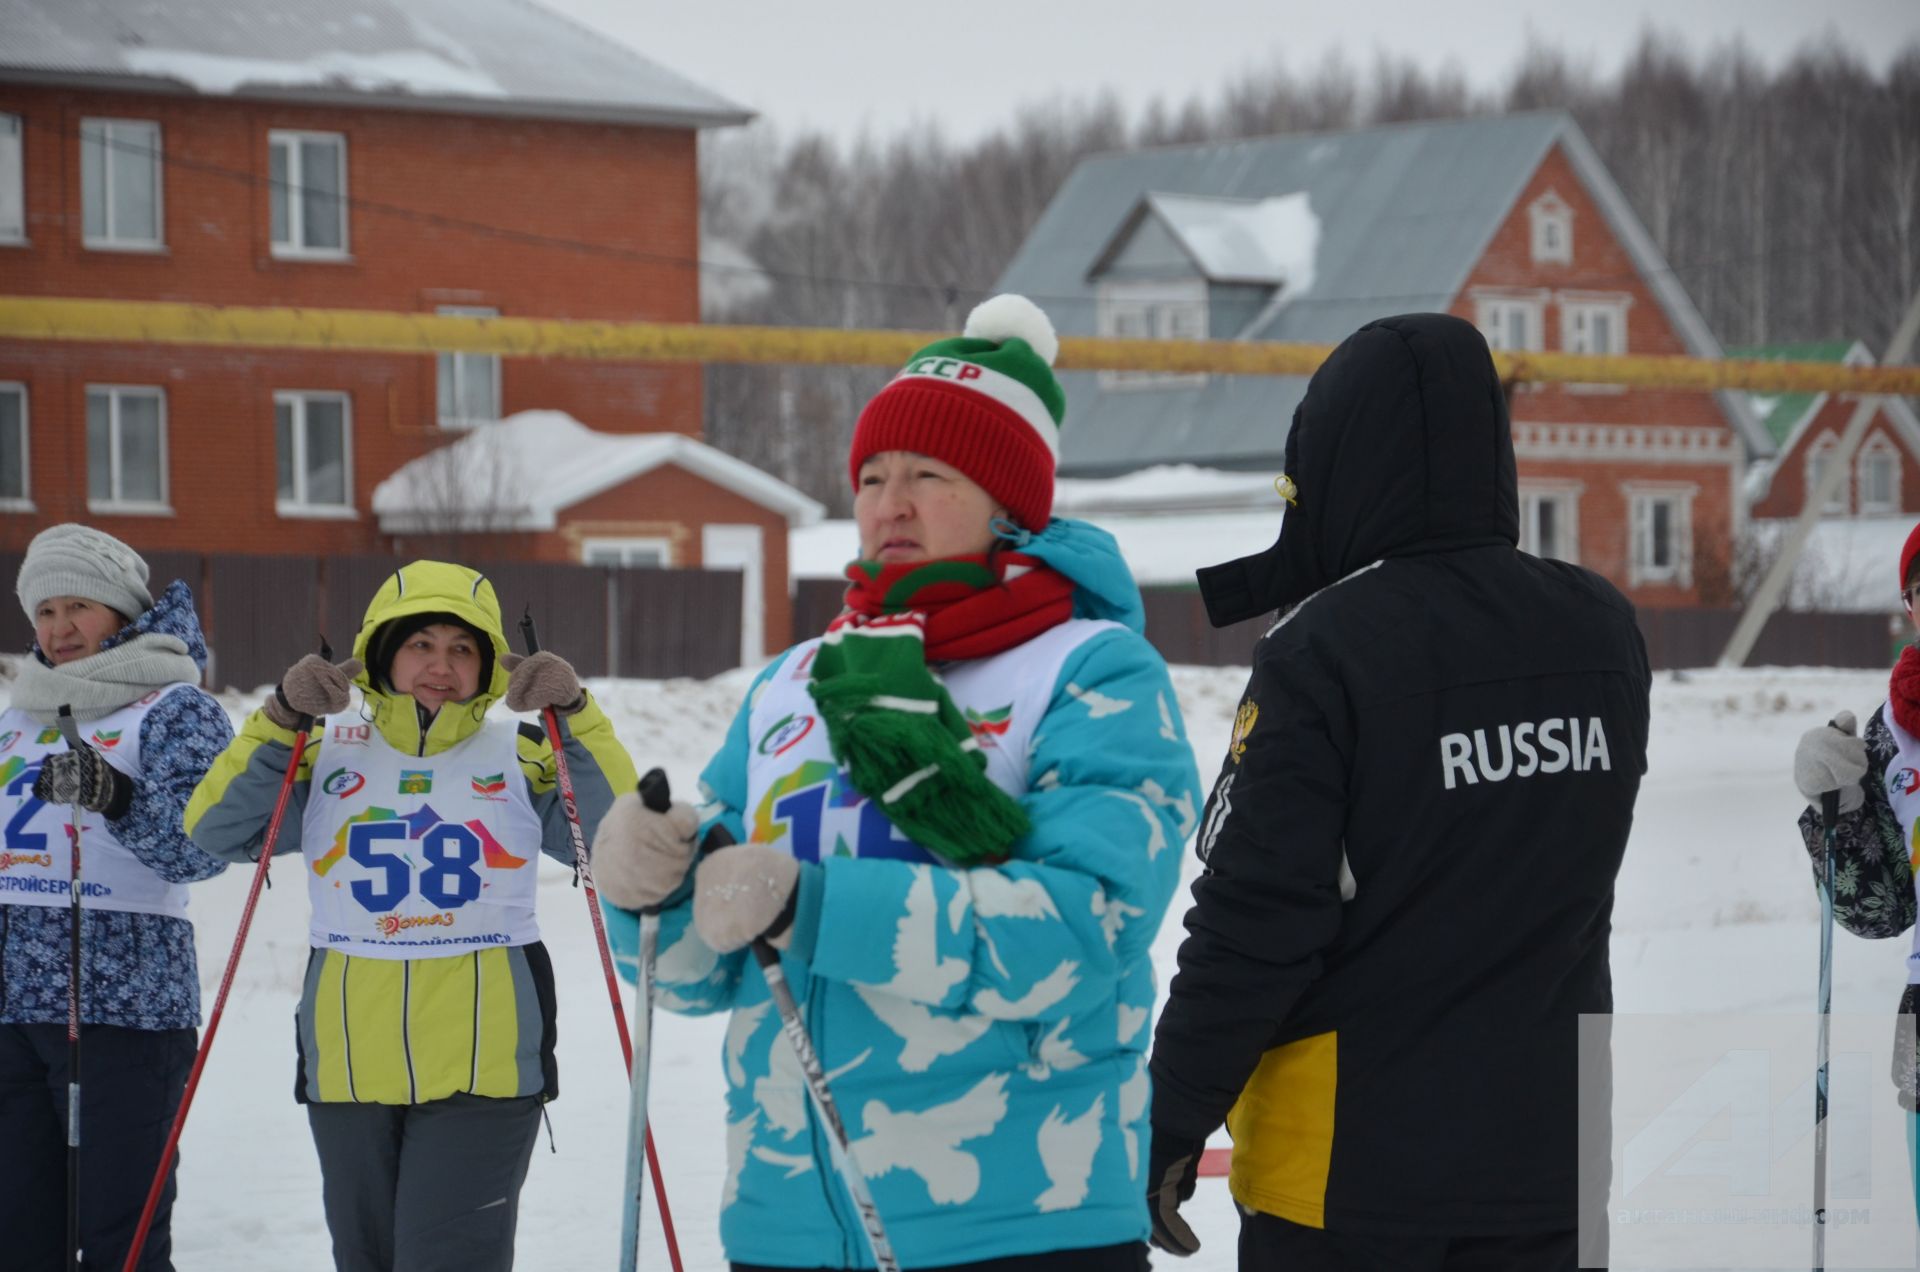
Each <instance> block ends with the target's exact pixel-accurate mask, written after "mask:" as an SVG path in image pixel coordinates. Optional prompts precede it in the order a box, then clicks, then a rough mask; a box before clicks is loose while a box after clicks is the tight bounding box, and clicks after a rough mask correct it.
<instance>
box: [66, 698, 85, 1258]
mask: <svg viewBox="0 0 1920 1272" xmlns="http://www.w3.org/2000/svg"><path fill="white" fill-rule="evenodd" d="M59 725H60V736H61V737H63V738H65V739H66V740H67V750H69V751H71V752H72V753H73V754H75V755H79V754H80V753H81V752H82V751H84V750H85V749H86V744H85V743H84V742H82V741H81V740H80V726H79V725H77V724H75V723H74V721H73V707H72V705H71V704H69V705H65V706H62V707H61V708H60V715H59ZM69 807H70V808H71V809H72V813H71V816H72V818H73V820H72V821H70V822H68V823H67V847H68V851H69V852H71V854H72V856H71V857H70V858H69V861H68V869H67V896H68V900H69V905H68V916H69V920H70V922H69V927H70V929H71V932H70V935H69V937H68V942H67V1267H68V1268H69V1269H71V1270H72V1272H78V1269H79V1267H80V821H81V818H82V817H84V816H85V814H86V809H85V808H83V807H82V806H81V804H80V802H79V800H78V799H77V798H76V799H75V800H74V802H73V803H72V804H71V805H69Z"/></svg>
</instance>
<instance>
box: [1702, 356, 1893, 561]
mask: <svg viewBox="0 0 1920 1272" xmlns="http://www.w3.org/2000/svg"><path fill="white" fill-rule="evenodd" d="M1729 352H1730V353H1732V355H1733V356H1734V357H1737V358H1756V359H1760V360H1766V361H1773V360H1787V361H1795V362H1832V363H1839V364H1844V365H1848V366H1871V365H1873V355H1872V354H1871V353H1869V352H1868V351H1867V347H1866V346H1865V345H1864V344H1861V343H1860V342H1858V341H1849V340H1830V341H1824V342H1815V343H1810V344H1784V345H1766V346H1760V347H1755V348H1751V349H1734V350H1730V351H1729ZM1750 401H1751V402H1752V404H1753V408H1754V413H1755V414H1757V415H1759V416H1760V418H1761V420H1762V421H1763V422H1764V423H1765V425H1766V428H1767V431H1768V433H1769V434H1771V435H1772V437H1773V439H1774V443H1775V445H1776V447H1777V448H1778V449H1777V451H1776V453H1775V454H1774V455H1773V457H1772V458H1771V459H1770V460H1768V461H1767V462H1766V463H1765V464H1764V465H1762V466H1760V467H1758V468H1756V470H1755V471H1754V474H1753V476H1752V477H1751V478H1750V479H1749V485H1748V492H1749V495H1750V497H1751V500H1752V502H1751V505H1750V510H1751V512H1752V515H1753V517H1754V518H1755V519H1756V520H1759V519H1768V520H1771V519H1774V518H1785V517H1797V516H1799V515H1800V509H1801V507H1802V506H1803V505H1804V504H1805V503H1806V500H1807V495H1808V494H1809V493H1810V492H1811V491H1812V490H1813V488H1814V486H1815V485H1816V484H1818V482H1819V480H1820V477H1821V474H1822V473H1823V472H1824V471H1825V469H1826V466H1827V464H1828V463H1829V462H1830V458H1829V457H1830V455H1831V452H1832V451H1833V449H1834V448H1835V447H1836V446H1837V445H1839V442H1840V437H1841V435H1842V434H1844V433H1845V432H1846V431H1847V425H1848V423H1849V422H1850V421H1851V420H1852V419H1853V412H1854V409H1855V408H1856V407H1857V406H1858V405H1859V399H1858V398H1855V397H1853V396H1851V395H1847V394H1840V393H1775V394H1753V395H1751V397H1750ZM1916 513H1920V420H1916V419H1915V418H1914V414H1913V409H1912V408H1911V407H1909V406H1908V405H1907V402H1906V399H1904V398H1882V399H1881V400H1880V405H1879V408H1878V409H1877V410H1875V412H1874V414H1873V418H1872V419H1871V420H1870V421H1869V422H1868V424H1867V431H1866V435H1865V436H1863V437H1862V438H1861V439H1860V445H1859V447H1858V448H1857V449H1856V450H1855V451H1854V453H1853V459H1852V461H1851V462H1850V463H1849V465H1848V472H1847V475H1846V478H1845V479H1844V480H1843V481H1842V482H1841V484H1840V489H1839V490H1838V491H1837V492H1836V493H1835V494H1834V496H1833V499H1832V501H1831V502H1830V503H1829V504H1828V506H1827V507H1826V508H1825V509H1823V510H1822V515H1823V516H1824V517H1827V518H1865V517H1890V518H1893V519H1895V520H1897V521H1899V522H1900V523H1901V525H1903V526H1905V525H1910V524H1912V522H1913V519H1914V514H1916Z"/></svg>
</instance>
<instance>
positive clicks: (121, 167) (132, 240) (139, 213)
mask: <svg viewBox="0 0 1920 1272" xmlns="http://www.w3.org/2000/svg"><path fill="white" fill-rule="evenodd" d="M160 191H161V183H160V125H158V124H156V123H153V122H151V121H150V120H144V119H83V120H81V121H80V203H81V219H82V230H83V235H82V238H83V241H84V242H85V243H86V245H87V246H88V247H92V248H109V249H111V248H136V249H137V248H146V249H152V248H156V247H160V246H162V245H163V239H162V237H161V221H162V217H161V195H160Z"/></svg>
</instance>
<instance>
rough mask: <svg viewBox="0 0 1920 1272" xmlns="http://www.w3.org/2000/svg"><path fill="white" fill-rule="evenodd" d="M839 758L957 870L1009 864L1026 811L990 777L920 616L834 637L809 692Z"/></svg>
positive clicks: (890, 815) (890, 814) (870, 794)
mask: <svg viewBox="0 0 1920 1272" xmlns="http://www.w3.org/2000/svg"><path fill="white" fill-rule="evenodd" d="M807 691H808V692H809V693H810V694H812V695H813V700H814V703H815V704H816V705H817V706H818V707H819V708H820V718H821V719H822V720H823V721H824V722H825V723H826V726H827V742H828V745H829V746H830V747H831V748H832V750H833V758H834V760H835V761H836V762H837V763H839V764H840V766H841V767H843V768H845V769H846V770H847V775H848V777H849V778H850V779H851V780H852V782H853V786H854V789H855V790H857V791H859V792H860V793H861V794H862V795H865V796H866V797H867V798H869V799H872V800H875V801H877V802H878V803H879V805H880V808H881V811H883V812H884V813H886V815H887V820H889V821H891V822H892V823H893V824H894V825H895V826H898V827H899V828H900V830H901V831H902V832H904V833H905V834H906V835H907V837H908V838H910V839H912V840H913V841H914V842H915V843H917V844H919V845H920V846H921V847H922V848H925V849H927V851H929V852H931V853H933V854H934V855H935V856H937V857H939V858H940V859H941V860H943V861H945V862H948V863H949V864H951V865H956V866H977V865H984V864H990V863H994V862H999V861H1004V860H1006V858H1007V855H1008V850H1009V849H1010V848H1011V847H1012V846H1013V842H1014V841H1015V840H1016V839H1018V838H1020V836H1022V835H1024V834H1026V833H1027V815H1026V813H1025V812H1024V811H1023V810H1022V809H1021V807H1020V804H1019V802H1018V801H1017V800H1015V799H1014V798H1013V796H1011V795H1009V794H1007V793H1006V792H1005V791H1003V790H1001V789H1000V788H999V787H998V786H995V785H994V784H993V783H992V781H990V780H989V779H988V778H987V760H986V756H984V755H983V754H981V752H980V747H979V744H978V743H977V742H975V741H974V738H973V730H972V729H970V728H968V727H967V720H966V717H965V716H963V715H962V714H961V713H960V710H959V708H958V707H956V706H954V705H953V699H952V698H951V697H949V696H948V694H947V691H946V689H944V688H943V687H942V686H941V684H940V682H939V681H938V680H935V679H934V677H933V673H932V672H930V671H928V670H927V658H926V632H925V627H924V620H923V619H922V618H921V616H920V615H918V614H912V613H908V614H887V615H882V616H880V617H877V618H856V619H854V620H853V621H851V622H849V623H847V624H844V625H843V626H841V627H838V628H836V629H834V630H833V631H831V632H829V633H827V636H826V639H825V640H824V641H822V642H821V645H820V652H819V653H818V654H816V655H815V656H814V660H813V682H812V683H811V684H810V685H808V686H807Z"/></svg>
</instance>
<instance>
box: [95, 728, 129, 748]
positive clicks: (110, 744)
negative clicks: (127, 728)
mask: <svg viewBox="0 0 1920 1272" xmlns="http://www.w3.org/2000/svg"><path fill="white" fill-rule="evenodd" d="M122 732H123V730H120V729H115V730H114V731H113V732H111V733H106V732H103V731H101V730H99V729H95V730H94V731H93V744H94V745H95V746H97V747H99V748H100V749H101V750H102V751H111V750H113V748H114V747H116V746H119V745H120V734H121V733H122Z"/></svg>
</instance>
